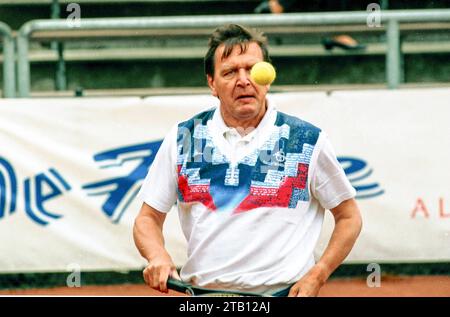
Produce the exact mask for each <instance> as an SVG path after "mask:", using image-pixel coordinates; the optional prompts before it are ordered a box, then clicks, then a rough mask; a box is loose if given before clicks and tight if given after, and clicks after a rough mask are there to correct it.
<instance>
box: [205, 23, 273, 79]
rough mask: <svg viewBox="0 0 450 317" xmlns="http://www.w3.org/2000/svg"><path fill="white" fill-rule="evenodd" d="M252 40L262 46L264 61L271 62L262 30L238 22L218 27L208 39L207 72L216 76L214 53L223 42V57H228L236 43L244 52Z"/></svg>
mask: <svg viewBox="0 0 450 317" xmlns="http://www.w3.org/2000/svg"><path fill="white" fill-rule="evenodd" d="M251 42H255V43H257V44H258V45H259V47H261V50H262V53H263V58H264V61H266V62H270V57H269V51H268V49H267V37H266V36H265V35H264V34H263V33H262V32H259V31H257V30H254V29H249V28H246V27H244V26H242V25H238V24H228V25H224V26H221V27H219V28H217V29H216V30H215V31H214V32H213V33H212V35H211V37H210V38H209V41H208V47H209V48H208V52H206V55H205V59H204V66H205V74H206V75H210V76H214V55H215V53H216V50H217V47H219V46H220V45H221V44H225V49H224V51H223V55H222V58H226V57H228V56H229V55H230V54H231V52H232V51H233V48H234V46H235V45H239V46H240V48H241V52H242V53H244V52H245V51H246V50H247V47H248V44H249V43H251Z"/></svg>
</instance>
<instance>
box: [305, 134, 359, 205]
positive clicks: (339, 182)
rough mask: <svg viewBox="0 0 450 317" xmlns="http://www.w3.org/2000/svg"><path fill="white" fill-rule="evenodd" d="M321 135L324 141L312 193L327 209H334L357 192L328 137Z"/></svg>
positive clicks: (314, 174) (314, 175)
mask: <svg viewBox="0 0 450 317" xmlns="http://www.w3.org/2000/svg"><path fill="white" fill-rule="evenodd" d="M321 134H322V135H321V137H323V138H324V140H323V142H322V147H321V148H320V150H319V151H320V152H319V154H318V156H317V163H316V168H315V171H314V173H313V177H312V182H311V191H312V194H313V196H314V197H315V198H316V199H317V200H318V201H319V203H320V204H321V205H322V206H323V207H324V208H325V209H332V208H334V207H336V206H338V205H339V204H340V203H341V202H343V201H345V200H347V199H350V198H353V197H355V195H356V191H355V189H354V188H353V187H352V185H351V184H350V181H349V180H348V178H347V176H346V175H345V172H344V169H343V168H342V166H341V165H340V164H339V162H338V160H337V158H336V154H335V152H334V149H333V146H332V145H331V143H330V141H329V139H328V137H327V136H326V135H325V134H323V133H321Z"/></svg>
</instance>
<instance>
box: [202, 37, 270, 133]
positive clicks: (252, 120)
mask: <svg viewBox="0 0 450 317" xmlns="http://www.w3.org/2000/svg"><path fill="white" fill-rule="evenodd" d="M223 51H224V45H223V44H222V45H220V46H219V47H218V48H217V50H216V53H215V56H214V58H215V60H214V77H211V76H209V75H208V76H207V79H208V85H209V87H210V88H211V91H212V94H213V95H214V96H216V97H217V98H219V100H220V107H221V113H222V117H223V119H224V121H225V123H226V124H227V125H229V126H233V127H244V128H247V127H256V126H257V125H258V123H259V121H260V120H261V119H262V117H263V116H264V113H265V111H266V94H267V91H268V90H269V87H270V85H266V86H260V85H258V84H256V83H255V82H254V81H253V80H252V79H251V77H250V70H251V68H252V66H253V65H254V64H256V63H257V62H261V61H263V60H264V58H263V53H262V50H261V48H260V47H259V45H258V44H257V43H254V42H251V43H249V44H248V47H247V51H245V52H244V53H242V52H241V49H240V47H239V45H237V46H235V47H234V48H233V51H232V52H231V54H230V55H229V56H228V57H227V58H224V59H222V58H221V57H222V53H223Z"/></svg>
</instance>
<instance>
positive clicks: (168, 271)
mask: <svg viewBox="0 0 450 317" xmlns="http://www.w3.org/2000/svg"><path fill="white" fill-rule="evenodd" d="M143 275H144V280H145V283H147V284H148V285H149V286H150V287H151V288H153V289H156V290H158V291H160V292H163V293H167V292H168V289H167V279H168V278H169V276H171V277H173V278H175V279H177V280H181V278H180V276H179V275H178V272H177V269H176V266H175V264H174V263H173V261H172V259H170V257H169V256H161V257H158V258H155V259H153V260H151V261H150V262H149V264H148V265H147V267H146V268H145V269H144V271H143Z"/></svg>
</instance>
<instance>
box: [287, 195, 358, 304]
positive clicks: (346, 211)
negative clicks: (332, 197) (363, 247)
mask: <svg viewBox="0 0 450 317" xmlns="http://www.w3.org/2000/svg"><path fill="white" fill-rule="evenodd" d="M331 212H332V214H333V216H334V221H335V227H334V230H333V233H332V235H331V238H330V241H329V243H328V246H327V247H326V249H325V251H324V253H323V255H322V257H321V258H320V260H319V261H318V262H317V263H316V265H314V266H313V267H312V268H311V270H310V271H309V272H308V273H307V274H305V276H303V277H302V278H301V279H300V280H299V281H298V282H297V283H295V284H294V285H293V286H292V288H291V290H290V292H289V296H294V297H295V296H297V297H301V296H317V294H318V293H319V290H320V288H321V287H322V286H323V285H324V284H325V282H326V280H327V279H328V278H329V276H330V275H331V273H333V271H334V270H336V268H337V267H338V266H339V265H340V264H341V263H342V262H343V261H344V259H345V258H346V257H347V255H348V254H349V253H350V251H351V249H352V248H353V245H354V244H355V241H356V239H357V238H358V235H359V233H360V232H361V227H362V219H361V214H360V211H359V208H358V205H357V204H356V201H355V199H353V198H352V199H348V200H345V201H343V202H342V203H340V204H339V205H338V206H336V207H335V208H332V209H331Z"/></svg>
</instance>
